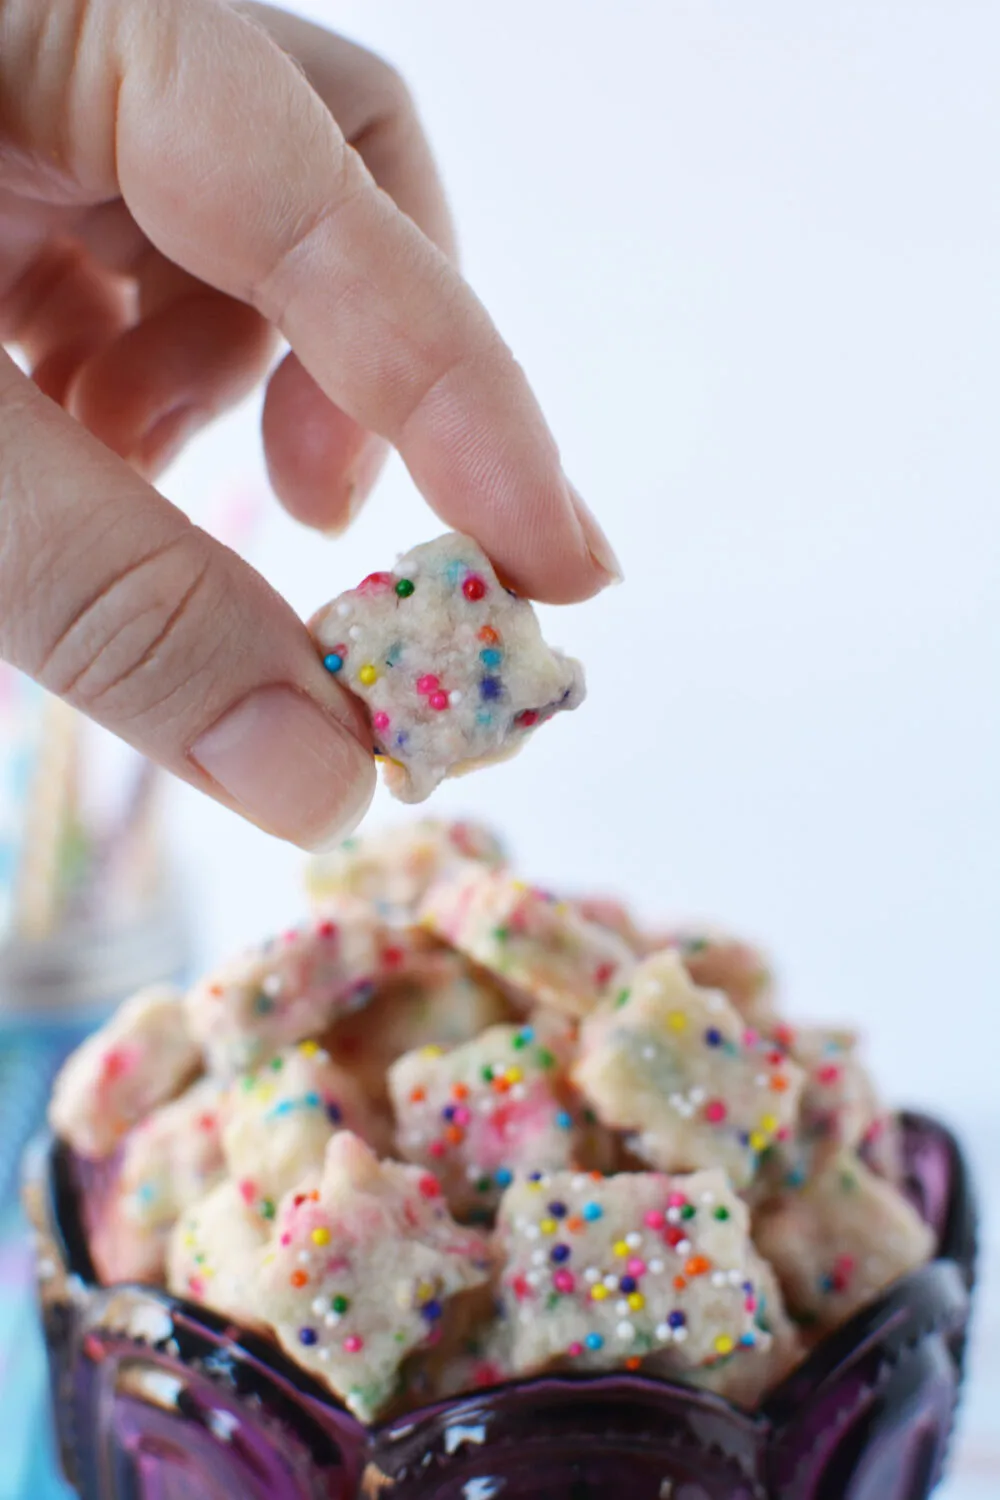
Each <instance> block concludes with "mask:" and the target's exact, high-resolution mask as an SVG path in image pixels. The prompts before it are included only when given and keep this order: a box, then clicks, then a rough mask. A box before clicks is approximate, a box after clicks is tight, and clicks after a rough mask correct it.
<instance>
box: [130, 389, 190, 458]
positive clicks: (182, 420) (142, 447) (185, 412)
mask: <svg viewBox="0 0 1000 1500" xmlns="http://www.w3.org/2000/svg"><path fill="white" fill-rule="evenodd" d="M204 420H205V418H204V415H203V413H202V412H201V411H200V410H199V408H198V407H197V406H192V405H190V404H188V405H186V406H175V407H173V409H172V410H171V411H168V412H165V413H164V415H163V416H161V417H157V419H156V421H155V422H154V423H153V424H152V426H151V427H148V428H147V429H146V432H145V433H144V434H143V436H142V438H141V439H140V441H139V443H138V444H137V446H136V450H135V453H134V454H133V456H132V464H133V467H134V468H136V469H138V470H139V472H140V473H141V474H161V473H162V472H163V470H164V469H165V468H167V466H168V465H169V464H171V463H173V461H174V459H175V458H176V457H177V456H178V454H179V453H180V452H181V450H182V449H183V448H184V447H185V445H186V444H187V443H188V441H189V440H190V439H191V438H192V437H193V436H194V434H195V433H196V432H197V431H198V429H199V427H200V426H201V425H202V423H203V421H204Z"/></svg>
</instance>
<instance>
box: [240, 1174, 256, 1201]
mask: <svg viewBox="0 0 1000 1500" xmlns="http://www.w3.org/2000/svg"><path fill="white" fill-rule="evenodd" d="M257 1196H258V1195H257V1186H256V1183H253V1182H251V1180H250V1178H249V1177H244V1179H243V1181H242V1182H241V1183H240V1197H241V1198H242V1199H243V1202H244V1203H256V1201H257Z"/></svg>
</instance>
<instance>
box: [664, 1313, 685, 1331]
mask: <svg viewBox="0 0 1000 1500" xmlns="http://www.w3.org/2000/svg"><path fill="white" fill-rule="evenodd" d="M667 1322H668V1324H669V1325H670V1327H671V1328H683V1327H684V1324H685V1323H686V1322H687V1318H686V1317H685V1316H684V1314H683V1313H682V1312H672V1313H668V1314H667Z"/></svg>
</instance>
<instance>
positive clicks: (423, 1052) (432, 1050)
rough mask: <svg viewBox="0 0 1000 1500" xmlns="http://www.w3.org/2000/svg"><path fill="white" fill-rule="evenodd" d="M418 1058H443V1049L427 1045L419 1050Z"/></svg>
mask: <svg viewBox="0 0 1000 1500" xmlns="http://www.w3.org/2000/svg"><path fill="white" fill-rule="evenodd" d="M420 1056H421V1057H443V1056H444V1048H443V1047H435V1046H434V1045H433V1044H429V1045H428V1046H426V1047H421V1049H420Z"/></svg>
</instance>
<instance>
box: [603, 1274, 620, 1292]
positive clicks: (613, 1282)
mask: <svg viewBox="0 0 1000 1500" xmlns="http://www.w3.org/2000/svg"><path fill="white" fill-rule="evenodd" d="M604 1285H605V1286H606V1287H607V1289H608V1291H609V1292H617V1290H618V1277H617V1276H605V1278H604Z"/></svg>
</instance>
